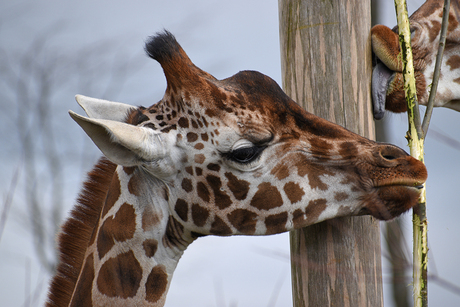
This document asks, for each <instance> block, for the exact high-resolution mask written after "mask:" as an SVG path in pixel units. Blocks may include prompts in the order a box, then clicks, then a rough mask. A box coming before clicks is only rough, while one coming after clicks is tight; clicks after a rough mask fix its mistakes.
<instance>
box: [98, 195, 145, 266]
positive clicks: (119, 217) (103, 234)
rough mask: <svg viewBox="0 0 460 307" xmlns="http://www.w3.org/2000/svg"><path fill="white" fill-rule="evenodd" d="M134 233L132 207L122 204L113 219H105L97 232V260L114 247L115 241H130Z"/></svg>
mask: <svg viewBox="0 0 460 307" xmlns="http://www.w3.org/2000/svg"><path fill="white" fill-rule="evenodd" d="M135 231H136V212H135V211H134V208H133V206H131V205H130V204H127V203H124V204H123V205H121V207H120V209H119V210H118V211H117V213H116V215H115V217H112V216H111V217H109V218H107V219H106V220H105V221H104V223H103V224H102V227H101V229H100V230H99V235H98V238H97V251H98V253H99V259H102V257H104V255H105V254H106V253H107V252H108V251H109V250H110V249H111V248H112V247H113V246H114V245H115V241H118V242H123V241H126V240H128V239H131V238H132V237H133V236H134V232H135Z"/></svg>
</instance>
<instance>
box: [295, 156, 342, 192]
mask: <svg viewBox="0 0 460 307" xmlns="http://www.w3.org/2000/svg"><path fill="white" fill-rule="evenodd" d="M298 157H299V159H298V161H297V162H296V164H295V166H296V167H297V173H298V175H299V176H301V177H304V176H305V175H307V176H308V183H309V184H310V187H311V188H312V189H316V188H318V189H320V190H322V191H325V190H327V189H328V185H327V184H325V183H324V182H323V181H322V180H321V179H320V178H319V177H320V176H323V175H334V174H333V173H331V172H330V171H328V170H326V168H324V167H323V166H321V165H318V164H312V163H311V162H310V161H308V159H307V158H306V157H305V156H304V155H302V154H299V155H298Z"/></svg>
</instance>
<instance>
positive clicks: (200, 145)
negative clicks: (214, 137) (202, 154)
mask: <svg viewBox="0 0 460 307" xmlns="http://www.w3.org/2000/svg"><path fill="white" fill-rule="evenodd" d="M194 148H195V149H198V150H201V149H203V148H204V145H203V143H196V144H195V146H194Z"/></svg>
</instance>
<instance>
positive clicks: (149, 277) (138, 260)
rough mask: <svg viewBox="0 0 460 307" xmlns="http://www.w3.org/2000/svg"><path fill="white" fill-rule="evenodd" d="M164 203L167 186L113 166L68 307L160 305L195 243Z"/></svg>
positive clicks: (139, 171)
mask: <svg viewBox="0 0 460 307" xmlns="http://www.w3.org/2000/svg"><path fill="white" fill-rule="evenodd" d="M147 186H149V189H147ZM152 186H153V188H152ZM144 187H145V188H144ZM168 199H169V188H168V187H167V185H166V184H165V183H163V182H162V181H160V180H157V179H155V178H152V177H151V176H149V175H148V174H147V173H146V172H145V171H144V170H143V169H141V168H126V167H121V166H118V167H117V169H116V170H115V172H114V175H113V178H112V182H111V183H110V188H109V190H108V193H107V198H106V201H105V204H104V206H103V209H102V211H101V215H100V219H99V221H98V223H97V225H96V228H95V229H94V232H93V238H92V240H91V242H90V244H89V246H88V248H87V250H86V252H85V253H86V256H85V260H84V263H83V264H82V268H83V269H82V270H81V273H80V275H79V278H78V280H77V282H76V284H75V288H74V291H73V295H72V298H71V302H70V305H75V304H76V305H81V304H82V303H91V304H93V305H98V306H102V305H104V306H112V305H117V304H120V302H123V304H129V305H133V306H134V305H136V306H138V305H139V306H144V305H146V306H157V305H158V306H163V304H164V301H165V299H166V293H167V290H168V288H169V284H170V282H171V279H172V275H173V273H174V270H175V268H176V266H177V263H178V261H179V259H180V257H181V256H182V254H183V251H184V250H185V249H186V248H187V246H188V245H189V244H190V243H191V242H192V241H193V240H194V238H193V237H192V235H191V234H190V232H187V231H186V230H184V228H183V226H182V225H180V224H179V223H177V222H176V220H175V219H174V218H173V217H172V216H170V214H169V211H168ZM82 299H84V300H89V299H91V302H86V301H85V302H82V301H81V300H82Z"/></svg>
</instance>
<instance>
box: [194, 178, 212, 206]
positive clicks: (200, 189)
mask: <svg viewBox="0 0 460 307" xmlns="http://www.w3.org/2000/svg"><path fill="white" fill-rule="evenodd" d="M196 191H197V193H198V196H199V197H200V198H201V199H202V200H204V201H205V202H207V203H209V200H210V193H209V190H208V188H207V187H206V184H204V183H203V182H201V181H200V182H198V183H197V185H196Z"/></svg>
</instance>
